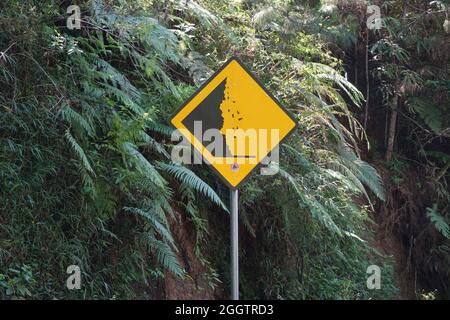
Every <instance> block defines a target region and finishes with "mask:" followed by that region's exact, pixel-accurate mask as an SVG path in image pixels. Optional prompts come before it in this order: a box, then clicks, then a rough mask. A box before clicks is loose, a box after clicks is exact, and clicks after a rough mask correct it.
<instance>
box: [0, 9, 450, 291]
mask: <svg viewBox="0 0 450 320" xmlns="http://www.w3.org/2000/svg"><path fill="white" fill-rule="evenodd" d="M62 2H64V1H62ZM375 2H376V1H375ZM79 3H80V6H81V11H82V22H81V25H82V28H81V30H76V29H75V30H68V29H67V28H66V18H67V16H68V14H67V13H66V9H67V6H68V5H70V4H67V5H66V4H65V2H64V4H63V5H61V4H60V3H58V1H37V0H27V1H23V0H3V1H2V2H1V3H0V31H1V32H0V298H1V299H12V298H27V299H30V298H31V299H43V298H46V299H53V298H56V299H63V298H73V299H135V298H144V299H152V298H161V297H162V298H164V297H165V295H164V292H165V293H166V294H167V290H170V288H167V287H166V288H165V287H164V286H165V280H166V279H168V278H169V277H174V278H175V279H176V281H179V282H187V283H194V282H196V281H194V280H193V277H194V275H193V273H194V270H191V268H187V267H186V264H189V263H187V262H186V260H189V259H191V258H192V257H190V258H186V257H185V256H186V254H185V252H184V250H181V249H180V246H181V245H183V246H184V245H185V243H182V242H183V241H184V242H186V241H187V240H186V238H187V237H184V238H183V237H181V236H179V233H180V232H184V231H183V230H185V229H183V228H184V227H183V228H181V220H183V221H184V220H186V221H187V226H188V227H189V233H191V234H194V235H195V236H194V239H195V240H194V243H193V246H194V252H195V259H197V260H198V263H197V264H191V265H192V266H195V265H201V266H202V268H204V269H205V270H206V272H204V274H203V275H202V277H204V278H205V279H207V280H206V281H207V284H208V286H209V289H212V290H215V292H216V293H215V297H226V292H228V286H229V283H228V279H229V269H228V266H229V251H228V250H229V248H228V240H229V238H228V211H227V205H226V203H227V201H228V190H227V188H226V187H225V186H224V185H223V184H222V182H221V181H220V180H219V179H217V177H216V176H215V175H214V174H213V173H212V172H211V170H210V169H209V168H208V167H207V166H206V165H201V166H199V165H191V166H181V165H177V164H175V163H172V162H171V160H170V152H171V150H172V148H173V145H174V144H173V142H171V133H172V128H171V127H170V126H169V123H168V120H167V119H168V118H169V115H170V114H172V112H174V111H175V110H176V109H177V108H178V107H179V105H181V103H182V102H183V101H185V100H186V99H187V98H188V97H189V96H190V95H191V94H192V93H193V92H194V91H195V90H196V88H198V86H199V85H200V84H201V83H202V82H203V81H204V80H205V79H207V78H208V76H209V75H211V74H212V71H213V70H216V69H217V68H218V67H219V66H220V65H221V64H222V63H223V62H224V61H226V60H227V59H228V58H229V57H231V56H232V55H237V56H239V57H240V59H241V60H242V61H243V62H244V63H245V64H246V65H247V66H248V67H249V68H250V69H251V70H252V71H254V73H255V74H256V75H257V76H258V78H259V79H260V80H261V82H263V83H264V84H265V85H266V87H267V88H268V89H269V91H270V92H272V93H273V94H274V96H276V97H277V98H278V99H279V100H280V101H281V102H282V103H283V104H284V105H285V106H286V107H287V108H288V109H289V110H290V111H291V112H292V113H293V114H294V115H295V117H296V118H297V119H298V123H299V127H298V129H297V130H296V132H295V133H294V135H293V136H291V137H290V138H289V139H288V140H287V142H286V143H285V144H283V145H282V146H281V149H280V164H279V173H278V174H276V175H274V176H264V175H259V174H255V175H253V176H252V178H251V179H250V180H249V181H248V182H247V183H246V184H245V185H244V186H243V188H242V192H241V197H240V208H241V212H240V222H241V230H240V231H241V239H242V242H241V252H240V256H241V265H242V268H241V277H242V279H241V282H242V283H241V296H242V297H243V298H247V299H374V298H375V299H390V298H395V297H398V294H399V289H398V283H397V282H396V281H395V280H394V275H395V272H394V263H395V261H394V260H395V259H394V258H395V257H392V256H388V255H386V253H385V252H382V250H380V248H379V246H377V245H376V244H375V242H376V240H375V238H374V234H373V232H374V230H377V229H379V228H382V229H383V230H384V231H388V232H392V233H393V234H394V236H395V237H397V238H398V239H399V241H402V243H403V244H404V245H405V248H406V249H407V250H406V251H409V252H410V254H409V258H408V259H409V260H408V261H409V262H408V268H409V269H408V270H406V271H405V272H408V273H410V272H415V273H416V274H418V275H417V278H418V281H419V284H420V287H417V288H414V289H415V290H416V293H417V294H418V293H419V290H424V294H423V297H429V296H432V297H436V298H446V297H448V295H449V294H450V293H449V292H450V291H449V287H448V283H450V282H449V280H450V271H449V270H450V252H449V250H450V229H449V224H450V216H449V214H450V213H449V212H450V210H449V208H450V192H449V189H448V180H449V173H448V169H449V166H450V153H449V151H448V145H449V138H450V135H449V134H450V131H449V122H450V119H449V117H448V114H449V110H448V106H449V101H450V100H449V94H450V82H449V74H450V69H449V64H448V62H449V57H450V56H449V55H450V50H449V49H450V48H449V46H450V41H448V40H449V30H448V14H449V9H448V4H447V3H446V1H433V2H432V3H428V1H414V0H411V1H409V5H408V6H407V7H404V6H402V5H400V4H399V2H398V1H384V4H383V6H382V11H383V14H384V15H386V16H387V17H388V18H386V19H385V20H384V21H385V25H384V27H383V28H382V29H381V30H378V31H376V30H373V31H372V30H371V31H368V30H367V28H366V24H365V21H366V20H365V19H366V1H359V0H352V1H350V0H348V1H344V0H339V1H300V0H298V1H294V0H285V1H282V0H279V1H264V0H260V1H259V0H255V1H251V0H243V1H220V0H201V1H190V0H189V1H185V0H179V1H178V0H136V1H119V0H117V1H115V0H113V1H101V0H90V1H88V0H86V1H79ZM446 26H447V27H446ZM363 159H364V160H363ZM375 167H376V168H377V169H378V170H377V169H375ZM380 173H381V175H380ZM377 225H379V226H377ZM180 230H181V231H180ZM175 233H176V234H177V235H176V236H175ZM183 239H184V240H183ZM405 239H407V240H405ZM188 262H189V261H188ZM73 264H76V265H79V266H80V268H81V270H82V290H68V289H67V288H66V279H67V276H68V274H67V273H66V269H67V267H68V266H69V265H73ZM369 265H378V266H380V267H381V269H382V279H381V284H382V285H381V289H380V290H369V289H368V288H367V286H366V279H367V277H368V274H366V270H367V267H368V266H369ZM412 270H413V271H412ZM196 289H197V290H199V291H201V290H203V291H205V290H209V289H207V288H201V286H198V285H197V287H196ZM219 289H220V290H219ZM435 289H436V290H437V291H436V292H435V291H434V290H435ZM431 292H433V294H431ZM189 297H190V296H186V298H189ZM418 297H419V294H418ZM210 298H213V296H210Z"/></svg>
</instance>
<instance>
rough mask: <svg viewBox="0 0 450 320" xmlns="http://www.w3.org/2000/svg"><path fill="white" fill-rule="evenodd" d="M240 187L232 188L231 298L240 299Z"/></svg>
mask: <svg viewBox="0 0 450 320" xmlns="http://www.w3.org/2000/svg"><path fill="white" fill-rule="evenodd" d="M238 197H239V191H238V189H234V190H233V189H231V190H230V208H231V212H230V214H231V215H230V239H231V299H232V300H239V237H238V230H239V229H238Z"/></svg>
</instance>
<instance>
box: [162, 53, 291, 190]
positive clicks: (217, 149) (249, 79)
mask: <svg viewBox="0 0 450 320" xmlns="http://www.w3.org/2000/svg"><path fill="white" fill-rule="evenodd" d="M171 123H172V124H173V125H174V126H175V128H177V129H179V130H180V132H181V134H182V135H184V136H185V138H186V139H188V140H189V141H190V143H191V144H192V145H193V146H194V148H195V149H196V150H197V151H198V152H199V153H200V154H201V156H202V158H203V160H205V162H207V163H208V164H210V165H211V166H212V167H213V168H214V169H215V171H216V172H217V173H218V174H219V176H220V177H221V178H222V179H223V180H224V181H225V182H226V183H227V185H228V186H229V187H230V188H232V189H236V188H237V187H238V186H239V185H240V184H241V183H242V182H243V181H244V180H245V179H246V178H247V177H248V176H249V174H250V173H251V172H252V171H253V170H255V169H256V168H257V167H258V165H259V164H261V162H262V161H263V160H264V158H266V157H267V156H268V155H269V154H270V152H271V151H273V150H274V149H275V148H276V147H277V146H278V145H279V143H281V141H282V140H283V139H285V138H286V137H287V136H288V135H289V134H290V133H291V132H292V131H293V130H294V128H295V127H296V120H295V119H294V118H293V117H292V116H291V115H290V114H289V113H288V112H287V111H286V110H285V109H284V108H283V107H282V106H281V104H280V103H279V102H278V101H277V100H276V99H275V98H274V97H273V96H272V95H271V94H270V93H269V92H268V91H267V90H266V89H265V88H264V86H263V85H262V84H261V83H260V82H259V81H258V80H257V79H256V78H255V76H253V75H252V73H251V72H250V71H249V70H248V69H246V67H245V66H244V65H243V64H242V63H241V62H240V61H239V60H238V59H237V58H231V59H230V60H228V61H227V62H226V63H225V64H224V65H223V66H222V67H221V68H220V69H219V70H218V71H217V72H216V73H215V74H214V75H213V76H212V77H211V78H210V79H209V80H208V81H207V82H206V83H205V84H203V85H202V86H201V87H200V89H198V90H197V91H196V92H195V93H194V94H193V95H192V96H191V98H189V100H188V101H187V102H186V103H185V104H183V106H182V107H181V108H180V109H179V110H178V111H177V112H176V114H175V115H174V116H173V117H172V119H171Z"/></svg>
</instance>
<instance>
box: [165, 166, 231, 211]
mask: <svg viewBox="0 0 450 320" xmlns="http://www.w3.org/2000/svg"><path fill="white" fill-rule="evenodd" d="M158 167H159V168H161V169H162V170H164V171H167V172H168V173H170V174H173V176H174V178H175V179H177V180H178V181H180V182H181V183H183V184H185V185H187V186H189V187H191V188H193V189H194V190H197V191H198V192H200V193H202V194H203V195H205V196H206V197H208V198H209V199H210V200H211V201H212V202H214V203H215V204H217V205H218V206H220V207H221V208H222V209H224V210H225V211H227V212H228V208H227V207H226V206H225V204H224V203H223V202H222V199H220V197H219V196H218V195H217V193H216V192H215V191H214V190H213V189H212V188H211V187H210V186H209V185H208V184H207V183H206V182H204V181H203V180H202V179H200V178H199V177H198V176H197V175H196V174H195V173H194V172H192V171H191V170H189V169H188V168H186V167H184V166H180V165H177V164H167V163H162V162H159V163H158Z"/></svg>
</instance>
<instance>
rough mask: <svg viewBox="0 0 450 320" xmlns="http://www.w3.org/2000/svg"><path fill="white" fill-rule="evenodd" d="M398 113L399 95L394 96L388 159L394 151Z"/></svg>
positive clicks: (387, 159)
mask: <svg viewBox="0 0 450 320" xmlns="http://www.w3.org/2000/svg"><path fill="white" fill-rule="evenodd" d="M397 114H398V97H397V96H394V100H393V103H392V112H391V118H390V120H389V131H388V145H387V149H386V161H388V162H389V161H391V159H392V153H393V151H394V141H395V128H396V125H397Z"/></svg>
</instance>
